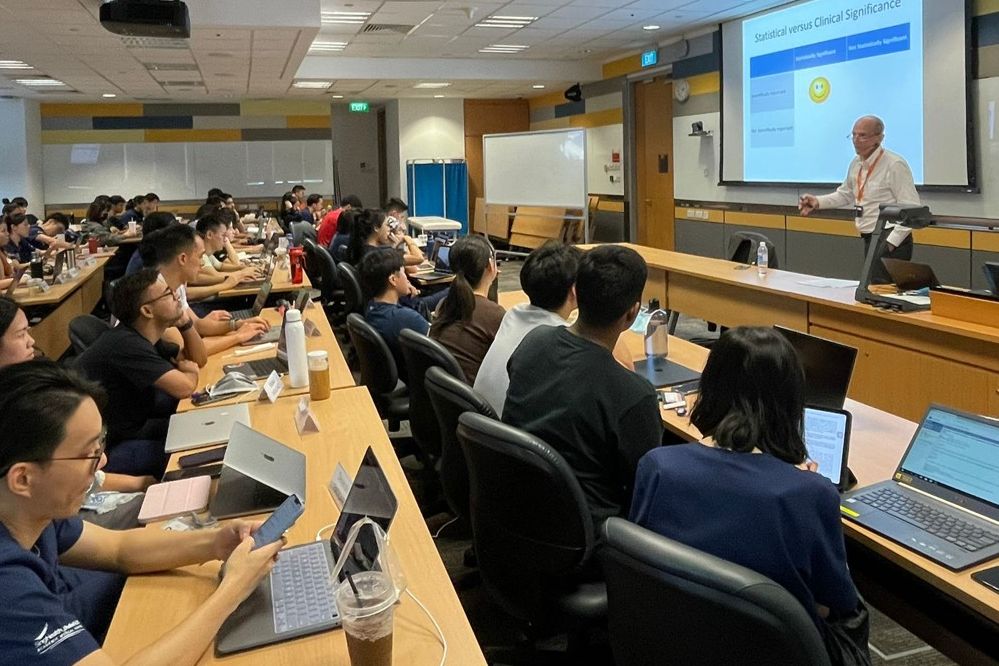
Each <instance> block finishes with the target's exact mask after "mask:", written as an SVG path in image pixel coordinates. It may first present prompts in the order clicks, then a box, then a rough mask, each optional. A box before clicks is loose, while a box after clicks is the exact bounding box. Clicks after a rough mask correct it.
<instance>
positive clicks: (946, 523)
mask: <svg viewBox="0 0 999 666" xmlns="http://www.w3.org/2000/svg"><path fill="white" fill-rule="evenodd" d="M840 511H841V512H842V514H843V516H845V517H846V518H847V519H849V520H852V521H853V522H855V523H859V524H860V525H863V526H864V527H866V528H868V529H870V530H873V531H874V532H877V533H878V534H880V535H882V536H884V537H886V538H888V539H891V540H892V541H894V542H896V543H898V544H901V545H902V546H905V547H906V548H908V549H909V550H912V551H915V552H916V553H919V554H920V555H923V556H924V557H928V558H929V559H931V560H934V561H935V562H938V563H939V564H941V565H943V566H945V567H947V568H948V569H952V570H955V571H960V570H961V569H966V568H968V567H970V566H974V565H976V564H978V563H980V562H984V561H986V560H990V559H992V558H994V557H996V556H999V421H996V420H994V419H990V418H986V417H984V416H975V415H973V414H968V413H965V412H961V411H958V410H956V409H951V408H949V407H943V406H941V405H930V407H929V409H927V411H926V414H925V415H924V416H923V420H922V421H921V422H920V424H919V427H918V428H917V429H916V434H915V435H913V437H912V441H911V442H909V448H908V449H906V451H905V454H904V455H903V456H902V460H901V461H900V462H899V464H898V467H897V468H896V469H895V474H894V475H893V477H892V479H891V480H889V481H883V482H881V483H878V484H875V485H873V486H868V487H867V488H863V489H861V490H856V491H853V492H851V493H848V494H847V495H846V496H844V498H843V501H842V502H841V503H840Z"/></svg>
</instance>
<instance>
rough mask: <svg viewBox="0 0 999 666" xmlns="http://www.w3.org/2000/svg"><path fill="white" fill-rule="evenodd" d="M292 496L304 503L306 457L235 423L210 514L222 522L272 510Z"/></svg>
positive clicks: (230, 434)
mask: <svg viewBox="0 0 999 666" xmlns="http://www.w3.org/2000/svg"><path fill="white" fill-rule="evenodd" d="M289 495H298V496H299V498H301V500H302V501H303V502H304V501H305V454H303V453H301V452H299V451H296V450H294V449H291V448H289V447H287V446H285V445H284V444H282V443H281V442H278V441H276V440H273V439H271V438H270V437H268V436H267V435H264V434H263V433H259V432H257V431H256V430H254V429H253V428H251V427H250V426H248V425H246V424H245V423H240V422H239V421H236V422H234V423H233V424H232V430H231V431H230V433H229V444H228V445H227V446H226V449H225V458H223V460H222V474H221V475H220V476H219V481H218V488H217V490H216V491H215V496H214V497H212V501H211V502H210V503H209V504H208V510H209V511H210V512H211V514H212V515H213V516H214V517H215V518H218V519H220V520H221V519H223V518H235V517H236V516H248V515H251V514H255V513H264V512H267V511H273V510H274V509H276V508H277V507H278V506H280V505H281V502H283V501H285V500H286V499H287V498H288V496H289Z"/></svg>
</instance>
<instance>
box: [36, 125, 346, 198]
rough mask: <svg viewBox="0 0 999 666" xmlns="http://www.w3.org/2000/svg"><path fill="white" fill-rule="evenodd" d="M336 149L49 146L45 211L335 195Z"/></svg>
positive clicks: (318, 145)
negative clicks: (107, 202) (122, 200)
mask: <svg viewBox="0 0 999 666" xmlns="http://www.w3.org/2000/svg"><path fill="white" fill-rule="evenodd" d="M332 164H333V146H332V141H316V140H312V141H229V142H204V143H202V142H199V143H193V142H192V143H103V144H48V145H45V146H42V174H43V177H44V183H45V203H46V204H73V203H85V202H89V201H92V200H93V199H94V197H96V196H97V195H99V194H120V195H122V196H124V197H126V198H129V197H133V196H135V195H136V194H142V193H145V192H155V193H156V194H157V195H159V197H160V198H161V199H163V200H164V201H173V200H190V199H204V198H205V196H206V195H207V194H208V190H209V189H211V188H213V187H219V188H221V189H223V190H225V191H226V192H227V193H229V194H232V195H233V196H234V197H235V198H236V199H239V198H251V197H272V196H273V197H279V196H281V195H282V194H284V193H285V192H287V191H288V190H290V189H291V186H292V185H295V184H298V183H301V184H303V185H305V188H306V190H308V191H309V192H332V191H333V168H332Z"/></svg>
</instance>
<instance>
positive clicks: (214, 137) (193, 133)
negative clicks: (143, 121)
mask: <svg viewBox="0 0 999 666" xmlns="http://www.w3.org/2000/svg"><path fill="white" fill-rule="evenodd" d="M145 140H146V143H180V142H184V141H242V140H243V134H242V132H240V131H239V130H238V129H210V130H207V129H201V130H187V129H150V130H145Z"/></svg>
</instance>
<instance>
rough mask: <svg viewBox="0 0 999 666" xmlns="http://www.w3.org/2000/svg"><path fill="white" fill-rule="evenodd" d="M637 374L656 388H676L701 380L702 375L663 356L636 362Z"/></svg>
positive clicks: (649, 357) (650, 357)
mask: <svg viewBox="0 0 999 666" xmlns="http://www.w3.org/2000/svg"><path fill="white" fill-rule="evenodd" d="M635 372H637V373H638V374H640V375H642V376H643V377H645V378H646V379H648V380H649V383H650V384H652V385H653V386H654V387H656V388H663V387H666V386H676V385H678V384H685V383H687V382H692V381H695V380H699V379H700V378H701V373H699V372H697V371H696V370H691V369H690V368H688V367H686V366H682V365H680V364H679V363H674V362H673V361H670V360H668V359H666V358H664V357H662V356H646V357H645V358H644V359H640V360H637V361H635Z"/></svg>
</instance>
